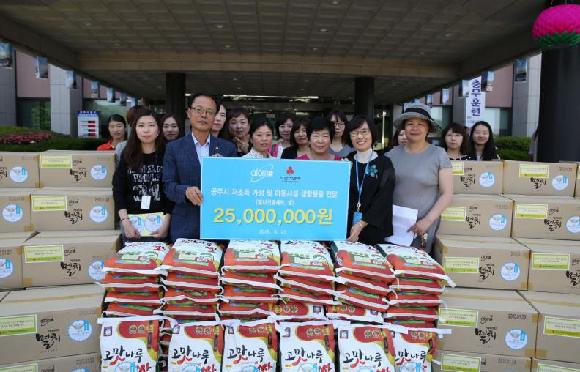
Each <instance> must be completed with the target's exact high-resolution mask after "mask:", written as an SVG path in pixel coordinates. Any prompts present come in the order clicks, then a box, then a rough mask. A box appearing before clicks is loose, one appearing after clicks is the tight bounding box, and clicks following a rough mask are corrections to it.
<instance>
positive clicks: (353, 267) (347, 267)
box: [332, 241, 395, 283]
mask: <svg viewBox="0 0 580 372" xmlns="http://www.w3.org/2000/svg"><path fill="white" fill-rule="evenodd" d="M332 251H333V253H334V255H335V257H336V263H337V267H336V269H335V271H336V273H337V274H339V273H343V272H344V273H348V274H351V275H353V276H362V277H366V278H370V279H373V280H377V279H379V280H381V281H386V282H387V283H388V282H390V281H392V280H393V279H395V275H394V274H393V270H392V267H391V264H390V263H389V261H388V260H387V258H386V257H385V256H383V254H382V253H381V251H379V250H378V249H377V248H375V247H373V246H370V245H366V244H362V243H358V242H357V243H351V242H348V241H335V242H334V243H333V244H332Z"/></svg>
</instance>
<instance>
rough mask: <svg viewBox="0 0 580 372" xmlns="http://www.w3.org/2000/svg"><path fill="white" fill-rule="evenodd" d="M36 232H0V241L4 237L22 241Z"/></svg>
mask: <svg viewBox="0 0 580 372" xmlns="http://www.w3.org/2000/svg"><path fill="white" fill-rule="evenodd" d="M35 234H36V232H35V231H32V232H18V231H17V232H7V233H0V241H1V240H4V239H22V241H24V240H26V239H29V238H30V237H32V236H34V235H35Z"/></svg>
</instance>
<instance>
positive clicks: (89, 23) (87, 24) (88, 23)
mask: <svg viewBox="0 0 580 372" xmlns="http://www.w3.org/2000/svg"><path fill="white" fill-rule="evenodd" d="M92 25H93V24H92V23H91V22H85V26H87V27H91V26H92Z"/></svg>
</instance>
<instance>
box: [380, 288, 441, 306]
mask: <svg viewBox="0 0 580 372" xmlns="http://www.w3.org/2000/svg"><path fill="white" fill-rule="evenodd" d="M387 298H388V299H389V304H390V305H417V306H426V307H432V306H439V304H441V303H443V301H442V300H441V299H440V298H439V296H438V295H434V294H429V293H422V292H418V291H408V292H391V293H389V295H388V296H387Z"/></svg>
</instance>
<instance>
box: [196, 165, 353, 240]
mask: <svg viewBox="0 0 580 372" xmlns="http://www.w3.org/2000/svg"><path fill="white" fill-rule="evenodd" d="M350 164H351V163H350V162H346V161H315V160H279V159H240V158H223V157H208V158H203V159H202V161H201V180H202V182H201V192H202V194H203V204H202V206H201V226H200V227H201V238H202V239H307V240H343V239H345V238H346V220H347V213H348V192H349V180H350Z"/></svg>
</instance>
